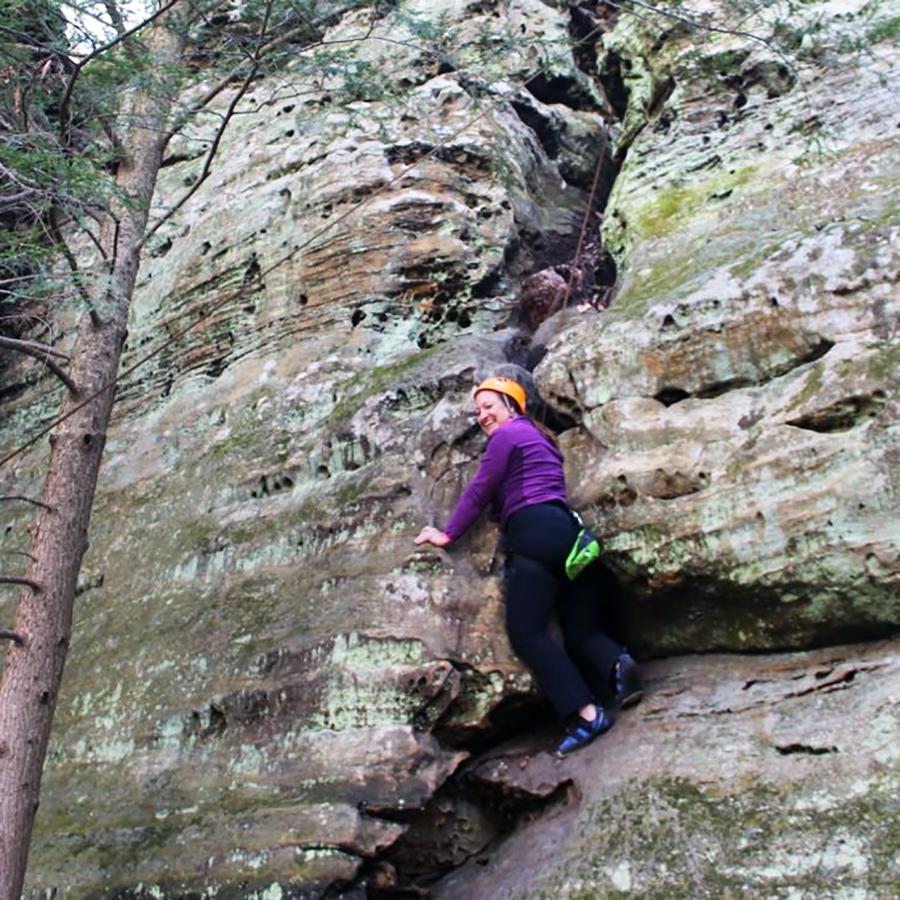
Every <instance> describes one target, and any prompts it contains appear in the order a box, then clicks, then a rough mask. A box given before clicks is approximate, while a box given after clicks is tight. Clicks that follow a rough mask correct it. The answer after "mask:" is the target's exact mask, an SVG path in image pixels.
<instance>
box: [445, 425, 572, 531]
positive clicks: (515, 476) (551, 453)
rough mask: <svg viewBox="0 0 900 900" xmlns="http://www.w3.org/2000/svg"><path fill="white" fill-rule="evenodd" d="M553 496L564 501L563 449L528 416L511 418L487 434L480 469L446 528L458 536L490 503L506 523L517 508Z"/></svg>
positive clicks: (502, 523)
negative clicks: (548, 437) (555, 445)
mask: <svg viewBox="0 0 900 900" xmlns="http://www.w3.org/2000/svg"><path fill="white" fill-rule="evenodd" d="M552 500H561V501H562V502H563V503H565V502H566V481H565V477H564V475H563V456H562V453H560V452H559V450H558V449H557V448H556V447H554V446H553V444H552V443H551V442H550V441H549V440H548V439H547V438H546V437H545V436H544V435H543V434H541V432H540V431H539V430H538V429H537V428H536V427H535V426H534V424H533V423H532V422H529V421H528V419H513V420H512V421H510V422H506V423H505V424H504V425H501V426H500V427H499V428H498V429H497V430H496V431H495V432H494V433H493V434H492V435H491V436H490V438H488V443H487V449H486V450H485V451H484V457H483V458H482V460H481V466H480V467H479V469H478V473H477V474H476V475H475V478H474V479H473V480H472V482H471V484H470V485H469V486H468V487H467V488H466V490H465V493H463V495H462V497H460V499H459V503H457V504H456V509H454V510H453V515H451V516H450V521H449V522H448V523H447V525H446V527H445V528H444V532H445V533H446V534H448V535H450V537H451V538H452V539H453V540H456V539H457V538H458V537H460V536H461V535H462V534H463V533H464V532H465V530H466V529H467V528H468V527H469V526H470V525H471V524H472V523H473V522H474V521H475V520H476V519H477V518H478V516H479V515H480V514H481V512H482V510H484V509H485V507H487V506H488V504H491V505H492V507H493V511H494V513H495V514H496V515H497V517H498V518H499V519H500V526H501V527H505V525H506V520H507V519H508V518H509V517H510V516H511V515H512V514H513V513H514V512H516V511H517V510H520V509H522V508H523V507H525V506H533V505H534V504H535V503H548V502H550V501H552Z"/></svg>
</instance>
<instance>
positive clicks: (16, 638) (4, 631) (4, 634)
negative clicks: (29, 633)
mask: <svg viewBox="0 0 900 900" xmlns="http://www.w3.org/2000/svg"><path fill="white" fill-rule="evenodd" d="M0 641H12V642H13V643H14V644H18V645H19V646H20V647H22V646H24V645H25V638H23V637H22V635H21V634H19V633H18V632H17V631H10V630H9V629H8V628H0Z"/></svg>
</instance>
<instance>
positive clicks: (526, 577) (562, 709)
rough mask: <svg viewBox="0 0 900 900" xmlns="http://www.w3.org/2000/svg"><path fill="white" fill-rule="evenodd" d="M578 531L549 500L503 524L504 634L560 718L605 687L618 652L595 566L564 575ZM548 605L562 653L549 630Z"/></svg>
mask: <svg viewBox="0 0 900 900" xmlns="http://www.w3.org/2000/svg"><path fill="white" fill-rule="evenodd" d="M577 534H578V525H577V523H576V522H575V520H574V519H573V518H572V516H571V515H570V513H569V512H568V510H566V509H565V508H564V507H563V506H561V505H558V504H555V503H539V504H537V505H535V506H527V507H525V508H524V509H520V510H519V511H518V512H515V513H513V514H512V515H511V516H510V517H509V520H508V521H507V523H506V536H507V539H508V542H509V548H510V551H511V559H510V562H509V565H508V568H507V583H506V629H507V633H508V634H509V640H510V643H511V644H512V647H513V649H514V650H515V651H516V653H517V654H518V655H519V656H520V657H521V658H522V659H523V660H524V661H525V663H526V664H527V665H528V666H529V668H530V669H531V670H532V671H533V672H534V674H535V675H536V676H537V680H538V682H539V683H540V685H541V687H542V688H543V689H544V691H545V693H546V694H547V698H548V699H549V701H550V704H551V706H552V707H553V708H554V710H555V711H556V713H557V714H558V715H559V716H560V718H562V719H566V718H568V717H569V716H571V715H572V714H573V713H574V712H577V711H578V710H579V709H580V708H581V707H582V706H584V705H585V704H587V703H591V702H592V701H594V700H595V699H596V698H597V697H598V694H599V695H602V694H603V693H604V692H605V691H606V690H607V685H608V683H609V677H610V674H611V672H612V667H613V664H614V663H615V661H616V658H617V657H618V656H619V654H620V653H621V652H622V651H623V649H624V648H623V647H622V645H621V644H619V643H617V642H616V641H615V640H613V639H612V638H611V637H609V635H608V631H609V630H610V628H612V627H615V624H616V620H615V615H616V609H615V601H616V597H615V596H614V594H613V593H611V592H610V590H609V588H610V585H609V582H608V580H607V579H605V578H604V577H603V574H604V573H603V570H602V568H601V567H600V565H599V563H594V564H593V565H591V566H588V568H587V569H585V570H584V571H583V572H582V573H581V575H579V576H578V578H576V579H575V580H574V581H569V579H568V578H567V577H566V573H565V561H566V557H567V556H568V554H569V551H570V550H571V549H572V544H573V543H574V542H575V537H576V536H577ZM604 588H605V590H604ZM604 594H605V595H606V596H604ZM554 610H555V611H556V613H557V615H558V617H559V623H560V626H561V628H562V633H563V639H564V641H565V650H564V649H563V648H562V647H560V646H559V644H557V643H556V642H555V641H554V640H553V638H552V637H551V636H550V633H549V624H550V617H551V614H552V613H553V612H554Z"/></svg>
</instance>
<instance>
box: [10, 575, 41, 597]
mask: <svg viewBox="0 0 900 900" xmlns="http://www.w3.org/2000/svg"><path fill="white" fill-rule="evenodd" d="M0 584H21V585H24V586H25V587H30V588H31V589H32V590H33V591H34V592H35V593H36V594H40V593H41V591H42V590H43V588H42V587H41V585H39V584H38V583H37V582H36V581H32V580H31V579H30V578H20V577H19V576H18V575H0Z"/></svg>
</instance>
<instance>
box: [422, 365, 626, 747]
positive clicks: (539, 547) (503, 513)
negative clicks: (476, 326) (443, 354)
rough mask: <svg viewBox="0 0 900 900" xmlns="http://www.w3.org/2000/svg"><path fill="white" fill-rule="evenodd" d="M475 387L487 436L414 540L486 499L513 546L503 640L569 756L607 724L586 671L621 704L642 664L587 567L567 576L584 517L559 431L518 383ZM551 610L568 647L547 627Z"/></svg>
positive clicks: (444, 539)
mask: <svg viewBox="0 0 900 900" xmlns="http://www.w3.org/2000/svg"><path fill="white" fill-rule="evenodd" d="M474 396H475V412H476V418H477V420H478V424H479V425H480V426H481V430H482V431H483V432H484V433H485V434H486V435H487V438H488V443H487V448H486V450H485V453H484V457H483V459H482V462H481V466H480V467H479V469H478V473H477V474H476V476H475V478H474V479H473V481H472V483H471V484H470V485H469V486H468V487H467V488H466V490H465V493H463V495H462V497H461V498H460V500H459V503H457V505H456V509H455V510H454V511H453V514H452V515H451V517H450V521H449V522H448V523H447V525H446V527H445V529H444V530H443V531H441V530H439V529H437V528H435V527H433V526H430V525H429V526H426V527H425V528H423V529H422V531H421V532H420V533H419V534H418V536H417V537H416V538H415V543H416V544H425V543H429V544H434V546H436V547H445V546H446V545H447V544H449V543H451V542H452V541H455V540H457V539H458V538H459V537H460V536H461V535H462V534H463V533H464V532H465V531H466V529H467V528H468V527H469V526H470V525H471V524H472V523H473V522H474V521H475V520H476V519H477V518H478V516H479V515H480V513H481V512H482V510H484V509H485V508H486V507H487V506H488V505H489V504H490V505H491V507H492V510H493V513H494V514H495V516H496V517H497V518H498V519H499V521H500V526H501V528H502V529H503V530H504V532H505V534H506V538H507V543H508V546H509V549H510V553H511V559H510V562H509V565H508V567H507V578H506V629H507V634H508V635H509V641H510V644H511V645H512V647H513V649H514V650H515V651H516V653H518V655H519V656H520V657H521V658H522V659H523V660H524V661H525V662H526V663H527V664H528V666H529V667H530V668H531V670H532V671H533V672H534V674H535V676H536V677H537V680H538V682H539V683H540V685H541V687H542V688H543V689H544V691H545V693H546V694H547V698H548V699H549V701H550V704H551V706H552V707H553V709H554V710H555V711H556V713H557V715H558V716H559V717H560V719H561V720H562V722H563V723H564V726H565V730H566V736H565V738H564V739H563V741H562V742H561V743H560V744H559V746H558V748H557V751H556V753H557V755H558V756H565V755H566V754H568V753H571V752H572V751H573V750H578V749H579V748H580V747H584V746H585V745H587V744H589V743H590V742H591V741H592V740H594V738H596V737H598V736H599V735H601V734H603V733H604V732H605V731H608V730H609V729H610V728H611V727H612V725H613V719H612V717H611V716H610V715H609V713H608V712H606V710H605V709H604V708H603V706H601V705H600V703H599V701H598V697H597V696H596V694H595V693H594V691H592V690H591V688H590V687H589V686H588V680H590V681H592V683H594V684H599V685H601V687H600V691H603V690H605V688H606V687H607V686H608V688H609V691H610V693H612V695H613V697H614V702H615V703H616V704H617V705H619V706H622V707H627V706H631V705H633V704H635V703H638V702H639V701H640V700H641V698H642V697H643V689H642V686H641V678H640V673H639V671H638V667H637V664H636V663H635V662H634V660H633V659H632V658H631V657H630V656H629V655H628V652H627V651H626V650H625V648H624V647H623V646H622V645H621V644H618V643H617V642H616V641H614V640H613V639H612V638H611V637H609V635H608V634H607V633H606V630H605V628H604V625H605V622H604V604H603V602H602V598H601V597H600V596H598V586H597V582H596V580H595V579H594V577H593V576H592V569H591V568H588V569H587V570H586V571H585V572H583V573H582V574H580V575H578V576H577V577H576V578H575V579H574V580H572V581H570V580H568V578H567V577H566V574H565V561H566V558H567V556H568V555H569V552H570V551H571V550H572V546H573V544H574V543H575V541H576V539H577V537H578V534H579V531H580V523H579V522H578V520H577V519H576V518H575V516H574V514H573V513H572V512H571V510H570V509H569V507H568V505H567V502H566V484H565V478H564V475H563V456H562V453H561V452H560V450H559V448H558V446H557V444H556V440H555V438H554V437H553V435H552V434H551V433H549V432H545V431H544V429H542V428H540V427H539V426H538V425H537V424H536V423H534V422H533V421H532V420H531V419H529V418H527V417H526V416H525V391H524V389H523V388H522V386H521V385H520V384H518V383H517V382H515V381H513V380H511V379H509V378H504V377H502V376H501V377H493V378H488V379H487V380H485V381H483V382H482V383H481V384H479V385H478V387H477V388H476V389H475V395H474ZM594 568H595V569H596V568H597V567H594ZM554 609H555V610H556V612H557V615H558V617H559V622H560V626H561V628H562V633H563V639H564V641H565V650H564V649H563V648H562V647H560V646H559V645H558V644H557V643H556V642H555V641H554V640H553V638H552V637H551V636H550V633H549V624H550V616H551V613H552V612H553V611H554ZM586 678H587V679H588V680H586ZM600 691H598V693H599V692H600Z"/></svg>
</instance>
